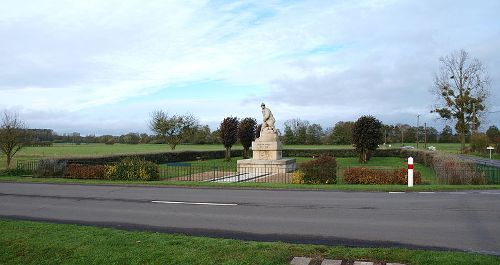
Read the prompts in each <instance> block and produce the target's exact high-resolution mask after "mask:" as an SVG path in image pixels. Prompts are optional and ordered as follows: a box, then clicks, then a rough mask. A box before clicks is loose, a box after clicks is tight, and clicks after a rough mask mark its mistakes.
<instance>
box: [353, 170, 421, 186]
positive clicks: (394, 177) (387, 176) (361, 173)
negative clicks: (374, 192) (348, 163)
mask: <svg viewBox="0 0 500 265" xmlns="http://www.w3.org/2000/svg"><path fill="white" fill-rule="evenodd" d="M344 181H345V182H346V183H348V184H401V185H406V184H408V170H407V169H406V168H398V169H374V168H366V167H351V168H347V169H346V170H344ZM421 182H422V175H421V174H420V172H418V171H416V170H415V171H414V172H413V183H414V184H420V183H421Z"/></svg>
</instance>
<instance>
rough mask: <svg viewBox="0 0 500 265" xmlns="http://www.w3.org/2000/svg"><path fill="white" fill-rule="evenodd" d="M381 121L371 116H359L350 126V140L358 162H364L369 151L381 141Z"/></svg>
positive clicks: (368, 156) (375, 147)
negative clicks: (351, 126)
mask: <svg viewBox="0 0 500 265" xmlns="http://www.w3.org/2000/svg"><path fill="white" fill-rule="evenodd" d="M382 138H383V135H382V123H381V122H380V121H379V120H377V119H376V118H375V117H373V116H361V117H360V118H359V119H358V120H357V121H356V123H354V127H353V128H352V140H353V144H354V146H355V147H356V151H358V153H359V162H361V163H366V162H367V161H368V160H369V159H370V156H371V153H372V152H373V151H375V149H377V147H378V145H379V144H381V143H382V142H383V139H382Z"/></svg>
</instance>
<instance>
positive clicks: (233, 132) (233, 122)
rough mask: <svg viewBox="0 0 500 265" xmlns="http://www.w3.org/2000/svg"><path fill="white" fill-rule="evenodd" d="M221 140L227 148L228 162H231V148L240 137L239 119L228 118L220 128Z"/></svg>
mask: <svg viewBox="0 0 500 265" xmlns="http://www.w3.org/2000/svg"><path fill="white" fill-rule="evenodd" d="M219 130H220V139H221V140H222V144H223V145H224V147H225V148H226V161H231V147H232V146H233V144H235V143H236V141H237V140H238V139H237V136H238V118H236V117H227V118H225V119H224V120H223V121H222V122H221V124H220V127H219Z"/></svg>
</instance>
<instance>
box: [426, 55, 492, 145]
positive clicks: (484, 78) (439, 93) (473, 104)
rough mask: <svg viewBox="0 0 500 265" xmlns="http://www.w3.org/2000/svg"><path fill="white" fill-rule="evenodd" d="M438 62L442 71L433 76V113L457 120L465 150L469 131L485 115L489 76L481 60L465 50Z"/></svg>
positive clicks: (475, 127) (476, 127) (477, 124)
mask: <svg viewBox="0 0 500 265" xmlns="http://www.w3.org/2000/svg"><path fill="white" fill-rule="evenodd" d="M439 61H440V64H441V65H440V70H439V72H438V73H436V75H435V77H434V88H433V91H434V93H435V94H436V97H437V100H438V103H437V104H436V106H435V108H434V109H433V110H432V111H431V112H433V113H437V114H439V116H440V117H441V118H443V119H446V120H450V121H454V122H456V123H455V129H456V130H457V132H458V133H459V135H460V143H461V148H462V151H463V150H464V149H465V136H466V134H467V133H469V132H470V131H471V130H472V132H475V131H477V129H478V128H479V126H480V122H481V119H482V117H483V115H484V114H485V110H486V99H487V98H488V96H489V84H490V82H489V78H488V75H487V73H486V69H485V68H484V67H483V65H482V63H481V62H480V61H479V60H478V59H475V58H473V59H471V58H470V56H469V54H468V53H467V52H466V51H464V50H460V51H458V52H454V53H452V54H450V55H448V56H445V57H441V58H440V59H439Z"/></svg>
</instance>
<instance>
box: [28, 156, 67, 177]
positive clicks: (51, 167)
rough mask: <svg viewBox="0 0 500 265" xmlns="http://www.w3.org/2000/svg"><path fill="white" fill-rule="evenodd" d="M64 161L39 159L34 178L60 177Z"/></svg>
mask: <svg viewBox="0 0 500 265" xmlns="http://www.w3.org/2000/svg"><path fill="white" fill-rule="evenodd" d="M65 168H66V161H63V160H56V159H40V160H39V161H38V165H37V169H36V172H35V176H37V177H62V176H63V175H64V169H65Z"/></svg>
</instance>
